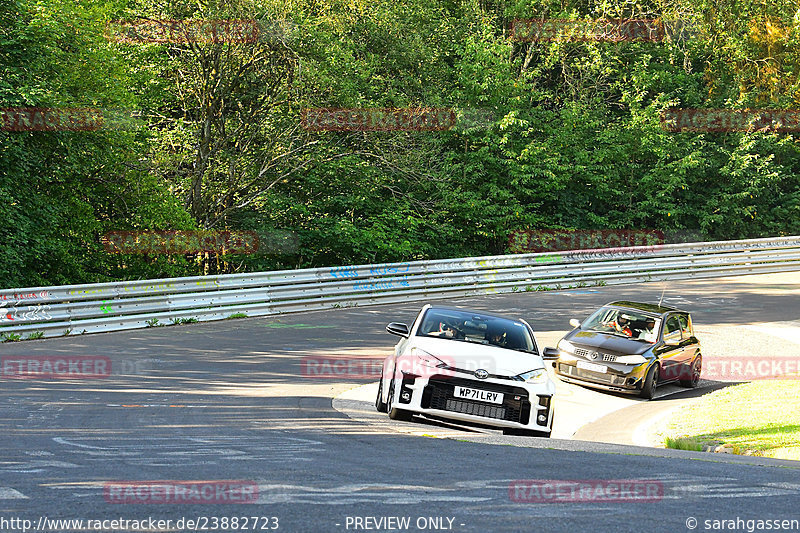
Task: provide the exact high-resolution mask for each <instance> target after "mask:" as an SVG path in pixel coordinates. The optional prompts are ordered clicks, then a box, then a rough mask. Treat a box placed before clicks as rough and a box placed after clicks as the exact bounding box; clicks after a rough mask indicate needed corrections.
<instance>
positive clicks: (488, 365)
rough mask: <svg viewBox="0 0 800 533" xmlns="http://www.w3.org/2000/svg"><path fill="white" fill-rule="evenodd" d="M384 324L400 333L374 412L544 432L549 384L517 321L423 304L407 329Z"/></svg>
mask: <svg viewBox="0 0 800 533" xmlns="http://www.w3.org/2000/svg"><path fill="white" fill-rule="evenodd" d="M386 331H388V332H389V333H392V334H393V335H398V336H400V337H402V338H401V339H400V342H398V343H397V346H395V351H394V355H391V356H389V357H387V358H386V360H385V361H384V362H383V371H382V373H381V381H380V384H379V386H378V396H377V398H376V399H375V407H376V408H377V409H378V411H380V412H383V413H386V412H388V413H389V417H390V418H392V419H401V420H402V419H405V420H409V419H410V418H411V415H413V414H422V415H425V416H427V417H431V418H440V419H448V420H457V421H460V422H467V423H470V424H474V425H480V426H491V427H494V428H502V429H503V430H504V432H505V433H507V434H523V435H534V436H540V437H549V436H550V432H551V430H552V428H553V401H552V400H553V394H554V392H555V384H554V383H553V381H552V380H551V379H550V376H549V375H548V374H547V371H546V370H545V367H544V360H543V358H542V355H541V352H540V351H539V348H538V346H537V345H536V339H535V338H534V335H533V329H532V328H531V327H530V325H529V324H528V323H527V322H525V321H524V320H522V319H518V320H513V319H509V318H503V317H501V316H496V315H490V314H487V313H484V312H481V311H471V310H469V309H455V308H447V307H432V306H430V305H426V306H425V307H423V308H422V310H421V311H420V312H419V315H418V316H417V318H416V320H415V321H414V324H412V326H411V328H409V327H408V326H407V325H406V324H400V323H398V322H392V323H391V324H389V325H388V326H386Z"/></svg>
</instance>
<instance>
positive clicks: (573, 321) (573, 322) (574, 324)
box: [569, 318, 581, 328]
mask: <svg viewBox="0 0 800 533" xmlns="http://www.w3.org/2000/svg"><path fill="white" fill-rule="evenodd" d="M569 325H570V326H572V327H573V328H579V327H580V326H581V321H580V320H578V319H577V318H570V319H569Z"/></svg>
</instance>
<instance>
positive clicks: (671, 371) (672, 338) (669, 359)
mask: <svg viewBox="0 0 800 533" xmlns="http://www.w3.org/2000/svg"><path fill="white" fill-rule="evenodd" d="M661 338H662V342H663V344H662V345H661V346H660V347H659V349H658V350H657V353H658V355H659V358H660V359H661V380H662V381H671V380H674V379H678V378H680V377H681V375H682V370H683V357H684V355H683V351H684V347H683V345H682V342H683V334H682V333H681V323H680V319H679V318H678V315H677V314H674V313H673V314H669V315H667V316H666V319H665V320H664V325H663V326H662V337H661Z"/></svg>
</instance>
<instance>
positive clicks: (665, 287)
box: [658, 284, 667, 307]
mask: <svg viewBox="0 0 800 533" xmlns="http://www.w3.org/2000/svg"><path fill="white" fill-rule="evenodd" d="M666 290H667V285H666V284H664V288H663V289H661V298H659V299H658V306H659V307H661V301H662V300H663V299H664V291H666Z"/></svg>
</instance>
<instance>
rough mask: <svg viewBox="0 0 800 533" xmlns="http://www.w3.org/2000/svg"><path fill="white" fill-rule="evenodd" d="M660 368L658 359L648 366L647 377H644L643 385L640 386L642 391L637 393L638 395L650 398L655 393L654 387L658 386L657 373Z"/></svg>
mask: <svg viewBox="0 0 800 533" xmlns="http://www.w3.org/2000/svg"><path fill="white" fill-rule="evenodd" d="M659 372H660V369H659V367H658V361H656V362H655V363H653V366H651V367H650V370H649V371H648V372H647V377H646V378H645V379H644V385H643V386H642V391H641V392H640V393H639V396H640V397H642V398H644V399H646V400H652V399H653V397H654V396H655V395H656V387H657V386H658V374H659Z"/></svg>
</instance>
